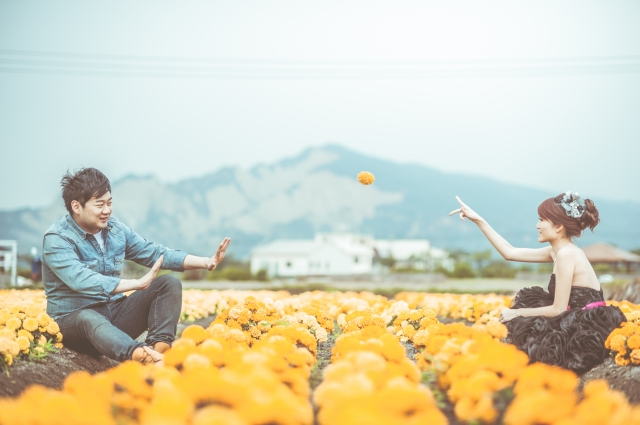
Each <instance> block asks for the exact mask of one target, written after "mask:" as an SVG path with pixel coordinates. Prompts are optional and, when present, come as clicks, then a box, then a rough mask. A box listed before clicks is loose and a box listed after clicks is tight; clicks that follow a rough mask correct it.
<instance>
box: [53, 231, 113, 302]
mask: <svg viewBox="0 0 640 425" xmlns="http://www.w3.org/2000/svg"><path fill="white" fill-rule="evenodd" d="M42 261H43V262H44V263H45V264H46V265H47V266H48V267H49V268H50V269H51V271H52V272H53V273H55V274H56V276H58V278H59V279H60V280H61V281H62V282H64V283H65V284H66V285H67V286H68V287H69V288H71V289H73V290H74V291H76V292H82V293H86V294H90V295H94V296H99V297H100V296H101V297H105V299H106V298H108V297H109V295H110V294H111V293H112V292H113V290H114V289H115V288H116V286H118V283H120V278H119V277H115V276H104V275H102V274H100V273H98V272H96V271H93V270H91V269H90V268H89V266H88V264H87V263H84V262H82V261H81V260H80V258H79V257H78V254H77V253H76V250H75V249H74V246H73V244H72V243H71V242H69V241H68V240H67V239H65V238H63V237H61V236H59V235H57V234H48V235H45V237H44V243H43V253H42Z"/></svg>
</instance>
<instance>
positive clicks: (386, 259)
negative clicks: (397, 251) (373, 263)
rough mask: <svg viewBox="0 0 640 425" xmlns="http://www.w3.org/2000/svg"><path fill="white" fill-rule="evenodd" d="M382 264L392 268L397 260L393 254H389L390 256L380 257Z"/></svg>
mask: <svg viewBox="0 0 640 425" xmlns="http://www.w3.org/2000/svg"><path fill="white" fill-rule="evenodd" d="M380 264H382V265H383V266H385V267H389V268H390V269H391V268H393V266H395V264H396V260H395V258H393V256H391V255H390V256H388V257H381V258H380Z"/></svg>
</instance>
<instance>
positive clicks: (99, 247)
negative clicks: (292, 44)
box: [42, 168, 231, 363]
mask: <svg viewBox="0 0 640 425" xmlns="http://www.w3.org/2000/svg"><path fill="white" fill-rule="evenodd" d="M61 185H62V198H63V200H64V204H65V206H66V208H67V211H68V212H69V214H67V215H66V216H65V217H63V218H62V219H61V220H59V221H58V222H56V223H54V224H53V225H52V226H51V227H50V228H49V230H47V232H46V233H45V235H44V242H43V245H44V246H43V259H42V263H43V266H42V277H43V281H44V286H45V294H46V296H47V313H48V314H49V315H50V316H51V317H52V318H53V319H54V320H55V321H56V322H57V323H58V325H59V326H60V331H61V332H62V335H63V338H64V344H65V345H66V346H67V347H69V348H73V349H76V350H78V351H83V352H88V353H93V354H95V353H96V352H98V353H101V354H103V355H105V356H107V357H110V358H112V359H115V360H118V361H124V360H130V359H133V360H136V361H140V362H142V363H155V362H160V361H162V358H163V355H162V353H163V352H164V351H166V350H167V349H168V348H169V347H171V343H172V342H173V340H174V339H175V337H176V326H177V324H178V319H179V317H180V310H181V308H182V284H181V283H180V281H179V280H178V279H176V278H175V277H173V276H170V275H164V276H160V277H158V278H156V273H157V272H158V270H159V269H160V268H163V269H169V270H174V271H182V270H193V269H207V270H213V269H214V268H215V267H216V265H218V264H219V263H220V261H222V259H223V258H224V255H225V252H226V250H227V248H228V247H229V243H230V242H231V240H230V239H229V238H225V239H224V240H223V241H222V243H221V244H220V246H219V247H218V251H217V252H216V254H215V255H214V256H213V257H210V258H207V257H196V256H194V255H187V254H186V253H185V252H182V251H175V250H171V249H168V248H165V247H163V246H161V245H158V244H156V243H153V242H150V241H148V240H146V239H144V238H142V237H141V236H139V235H138V234H137V233H135V232H134V231H133V230H131V229H129V228H128V227H127V226H126V225H124V224H123V223H121V222H120V221H118V220H117V219H116V218H114V217H112V216H111V212H112V204H111V203H112V198H111V184H110V183H109V179H107V177H106V176H105V175H104V174H102V173H101V172H100V171H98V170H96V169H95V168H85V169H82V170H80V171H78V172H77V173H75V174H69V173H67V175H65V176H64V177H63V178H62V181H61ZM124 260H132V261H135V262H136V263H138V264H142V265H144V266H147V267H151V270H150V271H149V273H147V274H146V275H144V276H143V277H141V278H140V279H120V272H121V271H122V264H123V261H124ZM127 291H135V292H133V293H132V294H131V295H129V296H124V294H123V292H127ZM145 330H148V331H149V333H148V335H147V338H146V340H145V342H140V341H136V340H135V338H137V337H138V336H139V335H141V334H142V333H143V332H144V331H145Z"/></svg>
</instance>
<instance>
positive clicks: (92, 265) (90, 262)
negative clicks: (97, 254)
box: [80, 259, 100, 273]
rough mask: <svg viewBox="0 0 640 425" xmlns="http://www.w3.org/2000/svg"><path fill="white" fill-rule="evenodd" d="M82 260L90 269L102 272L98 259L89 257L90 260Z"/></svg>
mask: <svg viewBox="0 0 640 425" xmlns="http://www.w3.org/2000/svg"><path fill="white" fill-rule="evenodd" d="M80 262H81V263H82V266H83V267H86V268H88V269H89V270H92V271H94V272H96V273H100V270H99V269H98V267H99V264H98V260H96V259H89V260H80Z"/></svg>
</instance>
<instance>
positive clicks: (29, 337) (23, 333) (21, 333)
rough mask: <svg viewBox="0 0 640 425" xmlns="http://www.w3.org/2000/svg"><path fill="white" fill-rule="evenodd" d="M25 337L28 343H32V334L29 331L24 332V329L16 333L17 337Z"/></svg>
mask: <svg viewBox="0 0 640 425" xmlns="http://www.w3.org/2000/svg"><path fill="white" fill-rule="evenodd" d="M21 336H25V337H27V339H28V340H29V341H33V334H32V333H31V332H29V331H25V330H24V329H20V330H19V331H18V337H21Z"/></svg>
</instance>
